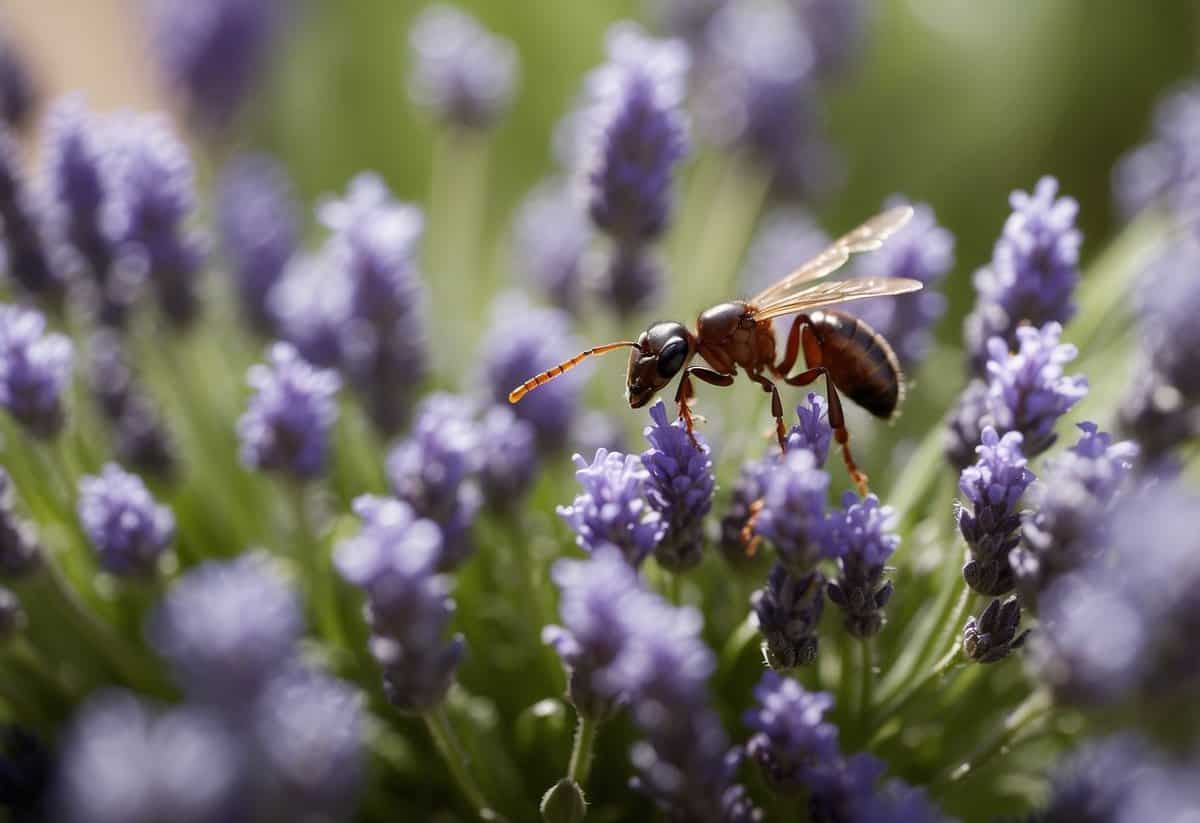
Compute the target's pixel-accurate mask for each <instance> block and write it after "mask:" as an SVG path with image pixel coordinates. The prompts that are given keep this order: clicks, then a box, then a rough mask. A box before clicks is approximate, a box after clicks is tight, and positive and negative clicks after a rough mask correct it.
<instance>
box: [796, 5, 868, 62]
mask: <svg viewBox="0 0 1200 823" xmlns="http://www.w3.org/2000/svg"><path fill="white" fill-rule="evenodd" d="M788 2H789V3H790V4H791V5H792V6H794V7H795V8H796V9H797V11H798V12H799V14H800V19H801V20H802V21H803V23H804V28H805V30H806V31H807V33H808V38H809V41H810V42H811V43H812V48H813V63H814V65H813V68H814V70H815V71H816V73H817V75H818V76H819V77H820V78H821V79H823V80H829V79H831V78H833V77H836V76H837V75H839V74H841V73H842V72H844V71H845V70H846V68H847V67H848V66H849V65H850V64H851V63H853V62H854V60H855V58H856V57H857V56H858V53H859V51H860V50H861V46H862V43H863V41H864V40H865V39H866V28H867V19H868V16H869V14H870V12H871V4H870V3H867V2H864V0H849V1H848V2H847V0H788Z"/></svg>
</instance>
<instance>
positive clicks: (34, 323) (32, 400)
mask: <svg viewBox="0 0 1200 823" xmlns="http://www.w3.org/2000/svg"><path fill="white" fill-rule="evenodd" d="M73 362H74V347H73V346H72V344H71V341H70V339H69V338H68V337H67V336H66V335H63V334H59V333H58V332H52V331H48V330H47V328H46V318H45V317H44V316H43V315H42V313H41V312H39V311H37V310H35V309H24V308H20V307H18V306H6V305H0V407H3V408H4V409H5V411H7V412H8V413H9V414H10V415H12V417H13V419H14V420H16V421H17V422H18V423H20V424H21V425H22V426H23V427H24V428H25V429H26V430H27V431H28V432H29V433H30V434H32V435H33V436H35V437H39V438H42V439H52V438H54V437H56V436H57V435H58V434H59V433H60V432H61V431H62V429H63V426H64V425H65V424H66V420H67V411H66V404H65V397H64V394H65V393H66V392H67V390H68V388H69V386H70V382H71V374H72V366H73Z"/></svg>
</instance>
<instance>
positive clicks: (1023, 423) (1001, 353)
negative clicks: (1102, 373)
mask: <svg viewBox="0 0 1200 823" xmlns="http://www.w3.org/2000/svg"><path fill="white" fill-rule="evenodd" d="M1016 334H1017V341H1018V348H1017V351H1016V353H1015V354H1010V353H1009V351H1008V347H1007V345H1006V344H1005V343H1004V341H1003V340H1001V339H1000V338H998V337H993V338H992V339H991V340H989V341H988V358H989V359H988V365H987V371H988V381H989V382H988V398H987V405H988V413H989V414H990V415H991V418H992V420H993V421H994V424H995V426H996V429H997V431H1000V432H1010V431H1018V432H1020V433H1021V434H1022V435H1023V436H1024V438H1025V440H1024V445H1023V449H1024V452H1025V456H1026V457H1036V456H1037V455H1039V454H1041V453H1042V452H1044V451H1045V450H1046V449H1048V448H1050V446H1051V445H1053V444H1054V441H1055V440H1056V439H1057V435H1055V434H1054V424H1055V423H1056V422H1058V418H1059V417H1061V416H1062V415H1064V414H1066V412H1067V411H1069V410H1070V409H1071V407H1072V406H1074V405H1075V404H1076V403H1078V402H1079V401H1080V400H1082V399H1083V397H1084V396H1085V395H1086V394H1087V391H1088V382H1087V378H1086V377H1084V376H1083V375H1071V376H1066V375H1064V374H1063V366H1064V365H1065V364H1067V363H1069V362H1071V361H1072V360H1074V359H1075V355H1076V353H1077V352H1076V349H1075V347H1074V346H1073V345H1071V344H1070V343H1059V342H1058V340H1059V335H1061V334H1062V326H1060V325H1058V323H1047V324H1046V325H1045V326H1043V327H1042V328H1041V329H1035V328H1033V327H1032V326H1022V327H1021V328H1019V329H1017V332H1016Z"/></svg>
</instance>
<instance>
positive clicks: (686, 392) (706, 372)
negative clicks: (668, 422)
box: [675, 366, 734, 449]
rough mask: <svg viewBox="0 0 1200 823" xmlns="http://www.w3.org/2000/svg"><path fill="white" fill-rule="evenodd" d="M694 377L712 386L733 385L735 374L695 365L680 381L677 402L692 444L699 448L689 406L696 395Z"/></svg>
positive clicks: (676, 395) (676, 393)
mask: <svg viewBox="0 0 1200 823" xmlns="http://www.w3.org/2000/svg"><path fill="white" fill-rule="evenodd" d="M693 377H696V378H699V379H700V380H703V381H704V382H705V383H708V384H709V385H711V386H732V385H733V377H734V376H733V375H732V374H721V373H720V372H716V371H713V370H712V369H706V368H704V367H703V366H693V367H691V368H690V369H687V370H686V371H685V372H684V373H683V379H682V380H680V381H679V390H678V391H676V392H675V402H676V403H678V404H679V416H680V417H682V418H683V421H684V425H685V426H687V433H688V437H690V438H691V439H692V445H693V446H695V447H696V448H697V449H699V448H700V444H699V443H698V442H697V441H696V435H695V434H694V432H693V429H694V422H693V417H692V410H691V408H690V406H689V403H690V401H691V399H692V398H693V397H694V396H695V388H694V386H693V385H692V378H693ZM685 386H686V388H685Z"/></svg>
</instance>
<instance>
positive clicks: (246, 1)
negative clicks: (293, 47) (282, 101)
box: [148, 0, 287, 129]
mask: <svg viewBox="0 0 1200 823" xmlns="http://www.w3.org/2000/svg"><path fill="white" fill-rule="evenodd" d="M286 7H287V4H286V3H281V2H279V0H205V1H204V2H200V3H196V2H191V1H190V0H152V2H151V3H150V5H149V9H148V18H149V19H148V23H149V26H150V33H151V41H152V45H153V47H154V52H155V56H156V57H157V58H158V61H159V63H160V68H161V70H162V72H163V73H164V75H165V76H166V78H167V80H168V82H170V83H171V85H172V86H174V88H175V90H176V91H177V92H178V93H180V94H181V95H182V96H183V97H184V99H185V101H186V102H187V105H188V108H189V111H190V114H191V115H192V116H193V117H194V118H195V119H196V120H198V121H199V122H200V124H201V125H203V126H205V127H208V128H213V129H220V128H223V127H225V126H227V125H229V122H230V120H232V119H233V117H234V115H235V114H237V112H238V110H239V108H240V107H241V104H242V103H243V102H244V101H245V100H246V98H247V97H248V96H249V94H250V93H251V92H252V91H253V89H254V86H255V85H256V84H257V82H258V81H259V79H260V78H261V75H262V74H263V72H264V70H265V68H266V63H267V58H268V56H269V54H270V49H271V46H272V45H273V43H274V41H275V39H276V36H277V35H278V33H279V29H280V28H281V26H282V24H283V22H284V17H285V13H286Z"/></svg>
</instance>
